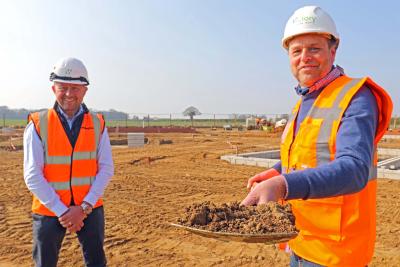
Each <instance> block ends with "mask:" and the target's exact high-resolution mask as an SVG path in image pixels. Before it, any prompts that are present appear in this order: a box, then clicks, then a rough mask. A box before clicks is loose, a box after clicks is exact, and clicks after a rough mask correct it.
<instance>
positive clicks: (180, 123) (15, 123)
mask: <svg viewBox="0 0 400 267" xmlns="http://www.w3.org/2000/svg"><path fill="white" fill-rule="evenodd" d="M226 124H230V125H231V126H233V127H237V126H239V125H245V124H246V122H245V121H244V120H228V119H216V120H213V119H194V120H193V126H194V127H210V128H211V127H214V126H215V127H222V126H223V125H226ZM25 125H26V120H11V119H4V120H1V121H0V126H1V127H24V126H25ZM106 125H107V126H110V127H115V126H120V127H126V126H136V127H143V125H144V127H148V126H163V127H168V126H177V127H190V126H191V125H192V123H191V121H190V120H189V119H186V120H185V119H171V120H170V119H157V120H150V121H146V120H145V121H143V120H106Z"/></svg>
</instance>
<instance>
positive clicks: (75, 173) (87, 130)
mask: <svg viewBox="0 0 400 267" xmlns="http://www.w3.org/2000/svg"><path fill="white" fill-rule="evenodd" d="M91 116H92V115H91V114H90V113H86V114H84V118H83V121H82V125H81V129H80V132H79V136H78V139H77V141H76V144H75V147H72V146H71V144H70V142H69V140H68V136H67V134H66V133H65V130H64V128H63V126H62V124H61V121H60V120H59V118H58V115H57V112H56V111H55V110H54V109H49V110H48V112H47V119H48V123H47V128H48V138H47V142H48V155H49V156H67V157H70V158H71V159H72V155H73V153H74V152H87V151H94V150H95V146H96V144H95V133H94V125H93V119H92V117H91ZM97 116H98V118H99V119H100V125H101V127H100V132H103V130H104V119H103V117H102V116H101V115H97ZM28 119H29V120H31V121H33V123H34V125H35V128H36V131H37V132H38V134H40V118H39V113H33V114H31V115H30V116H29V117H28ZM42 142H43V140H42ZM96 153H97V152H96ZM97 169H98V166H97V160H96V157H95V158H94V159H74V160H72V163H71V164H48V163H46V162H45V164H44V168H43V175H44V177H45V179H46V180H47V181H48V182H70V181H71V178H72V177H77V178H79V177H82V178H83V177H95V176H96V173H97ZM89 189H90V185H79V186H76V185H71V183H70V188H69V189H68V190H55V191H56V193H57V194H58V195H59V197H60V200H61V201H62V202H63V203H64V204H65V205H66V206H67V207H69V206H70V203H71V200H72V197H73V199H74V203H75V205H80V204H81V203H82V201H83V199H84V197H85V196H86V194H87V193H88V192H89ZM102 204H103V201H102V199H99V200H98V201H97V203H96V205H95V206H94V207H98V206H101V205H102ZM32 212H33V213H37V214H41V215H46V216H56V215H55V214H54V213H53V212H52V211H51V210H49V209H48V208H46V207H45V206H44V205H43V204H41V203H40V201H39V199H38V198H36V197H35V196H33V203H32Z"/></svg>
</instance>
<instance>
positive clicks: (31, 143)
mask: <svg viewBox="0 0 400 267" xmlns="http://www.w3.org/2000/svg"><path fill="white" fill-rule="evenodd" d="M23 142H24V180H25V184H26V186H27V187H28V189H29V191H31V192H32V193H33V194H34V195H35V196H36V197H37V198H38V199H39V201H40V203H42V204H43V205H45V206H46V207H47V208H48V209H50V210H51V211H52V212H54V213H55V214H56V215H57V216H58V217H59V216H61V215H62V214H63V213H64V212H66V211H67V210H68V207H67V206H65V205H64V203H63V202H62V201H61V200H60V197H59V196H58V194H57V193H56V192H55V190H54V189H53V187H51V186H50V184H49V183H48V182H47V180H46V179H45V178H44V175H43V166H44V151H43V146H42V142H41V141H40V138H39V136H38V134H37V133H36V130H35V126H34V124H33V123H32V122H30V123H29V124H28V125H27V126H26V128H25V132H24V141H23Z"/></svg>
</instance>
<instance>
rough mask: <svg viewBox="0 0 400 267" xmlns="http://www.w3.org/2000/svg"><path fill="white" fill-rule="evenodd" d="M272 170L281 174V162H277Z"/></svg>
mask: <svg viewBox="0 0 400 267" xmlns="http://www.w3.org/2000/svg"><path fill="white" fill-rule="evenodd" d="M272 168H273V169H275V170H276V171H277V172H279V173H282V162H281V161H279V162H277V163H275V164H274V166H272Z"/></svg>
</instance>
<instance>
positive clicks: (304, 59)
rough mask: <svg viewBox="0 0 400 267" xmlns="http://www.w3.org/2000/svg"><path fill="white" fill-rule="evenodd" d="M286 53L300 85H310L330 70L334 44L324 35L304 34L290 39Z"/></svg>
mask: <svg viewBox="0 0 400 267" xmlns="http://www.w3.org/2000/svg"><path fill="white" fill-rule="evenodd" d="M288 54H289V60H290V68H291V70H292V73H293V75H294V77H295V78H296V79H297V81H298V82H299V84H300V86H301V87H310V86H312V85H313V84H314V83H315V82H317V81H318V80H320V79H321V78H323V77H324V76H325V75H327V74H328V73H329V71H330V70H331V68H332V65H333V62H334V61H335V55H336V46H335V45H331V44H330V43H329V40H328V38H327V37H326V36H324V35H321V34H315V33H311V34H304V35H300V36H296V37H294V38H293V39H292V40H290V42H289V48H288Z"/></svg>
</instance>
